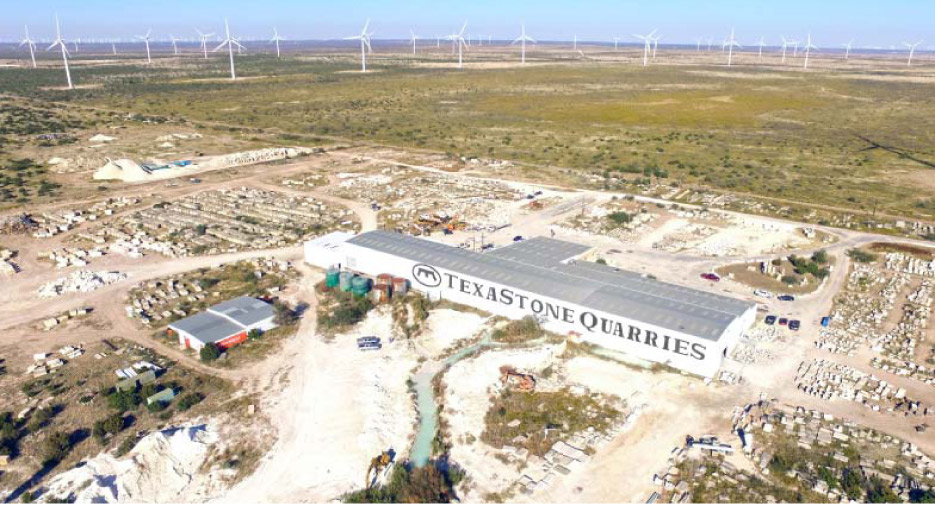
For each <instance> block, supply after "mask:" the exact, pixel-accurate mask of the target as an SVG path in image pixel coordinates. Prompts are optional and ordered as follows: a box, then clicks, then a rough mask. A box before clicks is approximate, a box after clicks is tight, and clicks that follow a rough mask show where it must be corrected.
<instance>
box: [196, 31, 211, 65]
mask: <svg viewBox="0 0 935 505" xmlns="http://www.w3.org/2000/svg"><path fill="white" fill-rule="evenodd" d="M195 32H197V33H198V36H199V37H201V50H202V51H203V52H204V53H205V59H206V60H207V59H208V37H213V36H214V34H213V33H201V30H199V29H198V28H195Z"/></svg>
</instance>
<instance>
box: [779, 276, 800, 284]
mask: <svg viewBox="0 0 935 505" xmlns="http://www.w3.org/2000/svg"><path fill="white" fill-rule="evenodd" d="M782 283H783V284H786V285H788V286H793V285H795V284H798V283H799V278H798V277H796V276H794V275H783V276H782Z"/></svg>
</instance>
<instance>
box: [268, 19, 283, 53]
mask: <svg viewBox="0 0 935 505" xmlns="http://www.w3.org/2000/svg"><path fill="white" fill-rule="evenodd" d="M281 40H283V39H282V37H280V36H279V30H277V29H276V27H275V26H274V27H273V38H272V39H270V42H272V43H274V44H276V57H277V58H279V41H281Z"/></svg>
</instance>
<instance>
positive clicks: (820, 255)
mask: <svg viewBox="0 0 935 505" xmlns="http://www.w3.org/2000/svg"><path fill="white" fill-rule="evenodd" d="M812 261H814V262H815V263H821V264H825V263H827V262H828V252H827V251H825V250H824V249H820V250H818V251H815V254H812Z"/></svg>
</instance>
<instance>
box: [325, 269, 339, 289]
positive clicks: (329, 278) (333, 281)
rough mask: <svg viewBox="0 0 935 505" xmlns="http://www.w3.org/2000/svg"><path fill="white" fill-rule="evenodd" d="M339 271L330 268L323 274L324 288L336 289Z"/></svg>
mask: <svg viewBox="0 0 935 505" xmlns="http://www.w3.org/2000/svg"><path fill="white" fill-rule="evenodd" d="M340 277H341V271H340V270H338V269H337V268H334V267H331V268H329V269H328V271H327V272H325V286H327V287H329V288H333V287H337V285H338V283H339V282H340Z"/></svg>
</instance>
